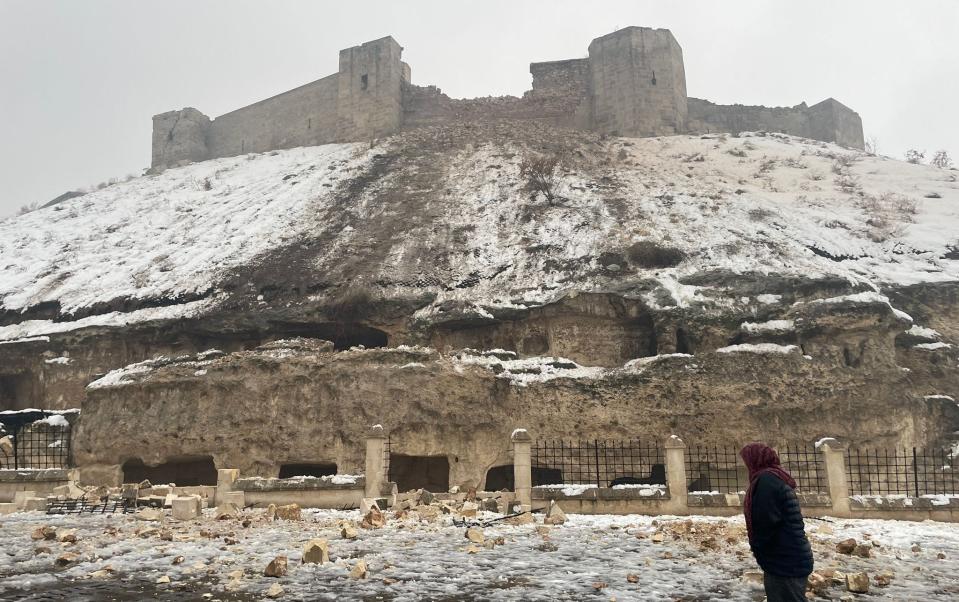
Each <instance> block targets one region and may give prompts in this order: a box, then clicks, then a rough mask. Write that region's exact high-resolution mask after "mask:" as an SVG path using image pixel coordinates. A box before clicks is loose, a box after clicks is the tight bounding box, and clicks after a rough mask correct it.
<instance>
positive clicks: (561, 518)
mask: <svg viewBox="0 0 959 602" xmlns="http://www.w3.org/2000/svg"><path fill="white" fill-rule="evenodd" d="M565 522H566V513H565V512H563V509H562V508H560V507H559V504H557V503H556V501H555V500H552V501H550V503H549V508H548V510H547V511H546V518H544V519H543V523H544V524H546V525H562V524H563V523H565Z"/></svg>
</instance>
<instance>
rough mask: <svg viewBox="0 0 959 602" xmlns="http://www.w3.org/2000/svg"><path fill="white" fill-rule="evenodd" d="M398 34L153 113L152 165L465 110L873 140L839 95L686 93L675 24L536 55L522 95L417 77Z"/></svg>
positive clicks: (468, 116) (587, 123) (354, 136)
mask: <svg viewBox="0 0 959 602" xmlns="http://www.w3.org/2000/svg"><path fill="white" fill-rule="evenodd" d="M402 51H403V48H402V47H401V46H400V45H399V44H398V43H397V42H396V40H394V39H393V38H392V37H389V36H387V37H385V38H381V39H379V40H373V41H371V42H366V43H365V44H362V45H360V46H354V47H352V48H347V49H345V50H341V51H340V68H339V71H338V72H337V73H334V74H332V75H328V76H326V77H324V78H322V79H319V80H316V81H314V82H311V83H308V84H306V85H303V86H300V87H299V88H294V89H293V90H289V91H287V92H283V93H281V94H278V95H276V96H273V97H271V98H267V99H266V100H261V101H259V102H256V103H254V104H252V105H249V106H247V107H243V108H241V109H237V110H235V111H232V112H230V113H227V114H225V115H221V116H219V117H217V118H216V119H210V118H209V117H207V116H206V115H204V114H203V113H201V112H200V111H198V110H196V109H193V108H185V109H182V110H179V111H170V112H167V113H161V114H159V115H156V116H154V117H153V158H152V166H153V167H154V168H158V167H168V166H173V165H177V164H181V163H183V162H190V161H203V160H206V159H212V158H216V157H229V156H235V155H240V154H244V153H251V152H263V151H268V150H274V149H281V148H293V147H297V146H313V145H319V144H328V143H331V142H355V141H363V140H371V139H374V138H379V137H382V136H387V135H390V134H393V133H395V132H397V131H400V130H402V129H409V128H415V127H423V126H430V125H436V124H441V123H445V122H449V121H453V120H467V121H481V120H493V119H524V120H537V121H543V122H547V123H552V124H555V125H560V126H565V127H572V128H576V129H582V130H590V131H596V132H600V133H604V134H611V135H621V136H639V137H643V136H665V135H673V134H682V133H693V132H698V133H706V132H730V133H735V132H740V131H759V130H766V131H775V132H783V133H787V134H793V135H796V136H803V137H806V138H812V139H816V140H823V141H826V142H836V143H838V144H841V145H844V146H849V147H854V148H863V133H862V120H861V119H860V118H859V115H858V114H857V113H856V112H855V111H853V110H852V109H850V108H848V107H846V106H845V105H843V104H841V103H840V102H838V101H836V100H834V99H832V98H828V99H826V100H824V101H822V102H820V103H818V104H815V105H812V106H807V105H806V104H805V103H801V104H799V105H796V106H794V107H764V106H745V105H717V104H714V103H711V102H709V101H706V100H701V99H698V98H689V97H687V96H686V74H685V69H684V67H683V51H682V48H680V46H679V43H678V42H677V41H676V38H674V37H673V35H672V33H670V31H669V30H668V29H650V28H646V27H627V28H625V29H620V30H618V31H615V32H613V33H611V34H609V35H605V36H602V37H599V38H596V39H595V40H593V41H592V42H591V43H590V45H589V58H584V59H571V60H565V61H550V62H544V63H531V64H530V73H531V74H532V76H533V87H532V90H529V91H527V92H526V93H525V94H524V95H523V97H522V98H517V97H503V98H478V99H469V100H460V99H451V98H449V97H448V96H447V95H445V94H443V93H442V91H440V89H439V88H437V87H435V86H416V85H413V83H412V81H411V78H410V66H409V65H408V64H406V63H404V62H403V61H402V60H401V58H400V57H401V53H402Z"/></svg>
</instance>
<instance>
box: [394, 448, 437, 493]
mask: <svg viewBox="0 0 959 602" xmlns="http://www.w3.org/2000/svg"><path fill="white" fill-rule="evenodd" d="M390 481H393V482H395V483H396V487H397V489H398V490H399V491H410V490H411V489H425V490H427V491H432V492H436V493H441V492H446V491H449V488H450V462H449V459H448V458H447V457H446V456H405V455H401V454H390Z"/></svg>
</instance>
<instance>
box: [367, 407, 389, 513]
mask: <svg viewBox="0 0 959 602" xmlns="http://www.w3.org/2000/svg"><path fill="white" fill-rule="evenodd" d="M385 443H386V435H385V434H384V433H383V426H382V425H379V424H375V425H373V426H372V427H370V432H369V433H368V434H367V435H366V490H365V493H364V496H365V497H380V495H382V491H383V482H384V479H385V478H386V466H385V464H386V458H385V457H384V446H385Z"/></svg>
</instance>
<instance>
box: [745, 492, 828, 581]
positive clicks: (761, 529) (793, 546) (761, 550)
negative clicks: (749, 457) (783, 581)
mask: <svg viewBox="0 0 959 602" xmlns="http://www.w3.org/2000/svg"><path fill="white" fill-rule="evenodd" d="M752 523H753V537H752V540H751V541H750V542H749V547H750V548H751V549H752V551H753V556H755V557H756V562H758V563H759V566H760V567H761V568H762V569H763V571H765V572H767V573H770V574H772V575H776V576H777V577H805V576H806V575H808V574H809V573H811V572H812V568H813V561H812V548H810V546H809V540H808V539H806V532H805V525H804V524H803V518H802V513H800V511H799V499H798V498H797V497H796V493H795V492H794V491H793V490H792V488H791V487H790V486H789V485H787V484H786V483H784V482H783V481H782V479H779V478H777V477H776V476H774V475H771V474H761V475H759V479H758V480H757V482H756V490H755V492H754V493H753V499H752Z"/></svg>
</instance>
